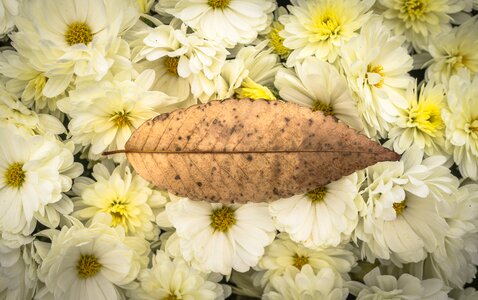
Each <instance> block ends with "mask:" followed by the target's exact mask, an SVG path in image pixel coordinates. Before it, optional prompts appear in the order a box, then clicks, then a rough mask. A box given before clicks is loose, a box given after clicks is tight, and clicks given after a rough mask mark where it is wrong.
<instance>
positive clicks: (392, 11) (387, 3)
mask: <svg viewBox="0 0 478 300" xmlns="http://www.w3.org/2000/svg"><path fill="white" fill-rule="evenodd" d="M462 2H463V1H456V0H377V3H378V4H379V5H378V8H379V10H382V11H383V14H382V15H383V17H384V19H385V24H386V25H387V26H389V27H390V28H392V29H393V31H394V33H395V34H396V35H405V36H406V37H407V40H408V41H409V42H411V43H412V45H413V46H414V48H415V49H416V50H418V51H420V50H421V49H423V48H425V47H426V45H427V42H428V40H429V38H430V37H431V36H433V35H437V34H439V33H441V32H446V31H448V30H449V29H450V28H451V24H450V20H451V17H450V14H454V13H457V12H459V11H460V10H462V9H463V8H464V4H463V3H462Z"/></svg>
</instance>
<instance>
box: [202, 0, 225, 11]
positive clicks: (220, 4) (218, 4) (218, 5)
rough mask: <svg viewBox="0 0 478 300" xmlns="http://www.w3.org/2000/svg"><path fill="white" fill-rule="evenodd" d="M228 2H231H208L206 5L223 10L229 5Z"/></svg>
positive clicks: (212, 0)
mask: <svg viewBox="0 0 478 300" xmlns="http://www.w3.org/2000/svg"><path fill="white" fill-rule="evenodd" d="M229 2H231V0H208V1H207V5H209V6H210V7H212V8H220V9H224V8H226V7H227V6H228V5H229Z"/></svg>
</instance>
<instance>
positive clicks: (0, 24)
mask: <svg viewBox="0 0 478 300" xmlns="http://www.w3.org/2000/svg"><path fill="white" fill-rule="evenodd" d="M18 2H19V1H18V0H1V1H0V39H1V38H3V37H5V35H6V34H8V33H10V32H11V31H12V30H13V28H14V27H15V22H14V19H15V17H16V16H17V15H18Z"/></svg>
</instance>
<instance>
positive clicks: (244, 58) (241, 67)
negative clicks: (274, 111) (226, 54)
mask: <svg viewBox="0 0 478 300" xmlns="http://www.w3.org/2000/svg"><path fill="white" fill-rule="evenodd" d="M266 47H267V42H266V41H263V42H261V43H259V44H257V45H256V46H247V47H243V48H242V49H241V50H239V52H238V53H237V55H236V57H235V58H234V59H232V60H228V61H227V62H226V63H225V64H224V66H223V68H222V70H221V76H220V77H219V78H217V80H216V89H217V95H216V97H217V98H218V99H225V98H230V97H237V98H250V99H266V100H275V99H276V97H275V95H274V94H273V93H272V91H271V88H273V82H274V77H275V74H276V73H277V70H279V69H280V68H281V64H280V62H279V57H278V56H277V55H276V54H274V53H272V49H268V48H266Z"/></svg>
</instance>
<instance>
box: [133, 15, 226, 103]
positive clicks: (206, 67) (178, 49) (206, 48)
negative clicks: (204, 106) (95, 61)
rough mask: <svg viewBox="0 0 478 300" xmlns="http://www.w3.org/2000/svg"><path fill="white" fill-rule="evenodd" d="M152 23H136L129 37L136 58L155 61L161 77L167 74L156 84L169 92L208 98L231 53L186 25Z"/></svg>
mask: <svg viewBox="0 0 478 300" xmlns="http://www.w3.org/2000/svg"><path fill="white" fill-rule="evenodd" d="M152 22H154V23H155V25H156V27H154V28H152V27H149V26H146V25H142V26H139V25H137V26H135V28H134V29H135V33H134V34H131V35H130V36H129V37H128V39H130V40H132V42H131V46H132V48H133V50H132V51H133V57H134V58H133V59H134V61H140V60H142V59H144V58H146V59H147V60H148V61H154V62H155V64H156V67H155V68H154V69H155V70H156V72H157V73H158V76H161V75H163V76H165V78H164V79H163V78H161V77H158V82H157V83H156V85H157V86H158V87H159V88H160V90H161V91H164V92H165V93H166V94H168V95H170V96H178V97H179V98H180V99H179V100H184V99H186V98H187V97H188V96H189V95H190V93H192V94H193V95H194V97H196V98H199V99H200V100H201V101H203V102H205V101H207V100H209V97H210V96H211V95H212V94H213V93H214V91H215V87H214V79H215V78H216V76H217V75H219V73H220V72H221V68H222V66H223V64H224V62H225V60H226V56H227V54H228V53H229V52H228V51H227V50H226V48H224V46H223V45H222V44H221V43H219V42H215V41H209V40H206V39H204V38H202V37H201V36H199V35H198V34H197V33H188V32H187V27H186V26H185V25H184V24H182V25H181V26H177V27H179V28H175V27H174V26H173V25H172V24H170V25H164V24H162V23H161V22H160V21H158V20H154V19H152ZM178 89H183V90H184V91H182V92H179V91H178ZM189 91H190V92H189Z"/></svg>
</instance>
